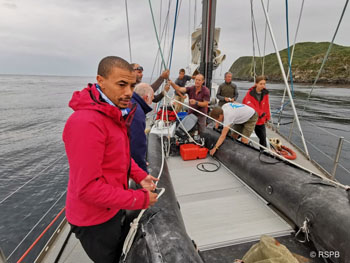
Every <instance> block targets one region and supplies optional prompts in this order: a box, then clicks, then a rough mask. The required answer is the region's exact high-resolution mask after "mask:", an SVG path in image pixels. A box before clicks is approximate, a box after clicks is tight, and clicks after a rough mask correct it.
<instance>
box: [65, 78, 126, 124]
mask: <svg viewBox="0 0 350 263" xmlns="http://www.w3.org/2000/svg"><path fill="white" fill-rule="evenodd" d="M69 107H71V108H72V109H73V110H74V111H78V110H96V111H99V112H101V113H103V114H105V115H107V116H108V117H110V118H112V119H114V120H115V121H116V122H119V121H120V120H121V119H122V114H121V111H120V109H119V108H118V107H114V106H111V105H109V104H108V103H107V102H102V101H100V93H99V91H98V90H97V88H96V85H95V84H91V83H89V84H88V85H87V87H86V88H85V89H83V90H81V91H75V92H74V93H73V96H72V98H71V100H70V101H69Z"/></svg>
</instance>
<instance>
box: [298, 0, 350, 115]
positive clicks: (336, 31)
mask: <svg viewBox="0 0 350 263" xmlns="http://www.w3.org/2000/svg"><path fill="white" fill-rule="evenodd" d="M348 3H349V0H346V2H345V5H344V8H343V11H342V14H341V16H340V19H339V22H338V25H337V28H336V30H335V32H334V35H333V37H332V41H331V43H330V44H329V47H328V50H327V53H326V55H325V56H324V58H323V61H322V65H321V68H320V70H319V71H318V73H317V76H316V78H315V81H314V83H313V84H312V88H311V90H310V93H309V96H308V97H307V100H306V103H305V104H304V109H303V111H302V114H301V117H303V114H304V112H305V108H306V105H307V104H308V102H309V100H310V97H311V94H312V92H313V90H314V88H315V86H316V83H317V81H318V79H319V78H320V75H321V73H322V71H323V68H324V65H325V64H326V61H327V59H328V56H329V53H330V52H331V49H332V46H333V44H334V40H335V37H336V36H337V33H338V30H339V27H340V24H341V22H342V20H343V17H344V13H345V11H346V8H347V6H348Z"/></svg>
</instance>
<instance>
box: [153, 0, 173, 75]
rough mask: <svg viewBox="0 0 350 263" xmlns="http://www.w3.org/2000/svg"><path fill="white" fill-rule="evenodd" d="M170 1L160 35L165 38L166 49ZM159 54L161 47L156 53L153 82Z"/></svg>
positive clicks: (161, 38)
mask: <svg viewBox="0 0 350 263" xmlns="http://www.w3.org/2000/svg"><path fill="white" fill-rule="evenodd" d="M168 3H169V4H168V11H167V14H166V17H165V22H164V26H163V30H162V33H161V36H160V40H161V41H163V39H164V45H163V50H164V49H165V41H166V38H167V29H168V24H169V13H170V6H171V0H170V1H169V2H168ZM159 54H160V52H159V48H158V49H157V55H156V58H155V60H154V63H153V68H152V74H151V82H152V79H153V74H154V70H155V68H156V64H157V61H158V57H159ZM160 71H161V70H160Z"/></svg>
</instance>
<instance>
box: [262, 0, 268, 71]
mask: <svg viewBox="0 0 350 263" xmlns="http://www.w3.org/2000/svg"><path fill="white" fill-rule="evenodd" d="M269 8H270V0H267V8H266V9H267V13H269ZM266 34H267V21H266V19H265V33H264V53H263V55H264V56H263V58H262V69H261V75H264V73H265V48H266Z"/></svg>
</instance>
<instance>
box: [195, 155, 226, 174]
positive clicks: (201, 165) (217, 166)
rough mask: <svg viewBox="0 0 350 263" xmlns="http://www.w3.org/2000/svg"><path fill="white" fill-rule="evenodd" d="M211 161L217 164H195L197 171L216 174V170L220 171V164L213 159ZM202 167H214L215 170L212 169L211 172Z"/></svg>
mask: <svg viewBox="0 0 350 263" xmlns="http://www.w3.org/2000/svg"><path fill="white" fill-rule="evenodd" d="M213 159H214V160H215V161H217V162H218V164H216V163H212V162H202V163H199V164H197V169H198V170H199V171H201V172H207V173H213V172H216V171H217V170H219V169H220V167H221V163H220V161H218V160H217V159H215V158H214V157H213ZM204 165H213V166H215V167H216V168H214V169H212V170H209V169H207V168H205V167H204Z"/></svg>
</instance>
